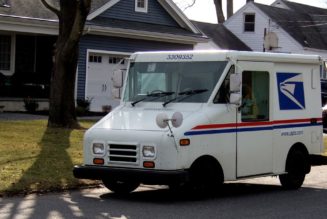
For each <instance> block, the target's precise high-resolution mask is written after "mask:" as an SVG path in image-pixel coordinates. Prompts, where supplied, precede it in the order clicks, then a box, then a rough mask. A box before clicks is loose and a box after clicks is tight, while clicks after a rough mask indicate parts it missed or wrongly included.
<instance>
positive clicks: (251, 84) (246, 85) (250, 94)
mask: <svg viewBox="0 0 327 219" xmlns="http://www.w3.org/2000/svg"><path fill="white" fill-rule="evenodd" d="M241 114H242V121H244V122H247V121H266V120H269V73H268V72H266V71H243V75H242V105H241Z"/></svg>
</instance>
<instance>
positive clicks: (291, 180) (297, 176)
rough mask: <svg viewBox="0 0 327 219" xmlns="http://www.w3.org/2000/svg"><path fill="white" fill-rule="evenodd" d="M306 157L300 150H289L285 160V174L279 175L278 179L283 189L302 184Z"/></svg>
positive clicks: (293, 187) (306, 161) (298, 186)
mask: <svg viewBox="0 0 327 219" xmlns="http://www.w3.org/2000/svg"><path fill="white" fill-rule="evenodd" d="M306 165H308V159H307V156H306V154H305V153H303V152H302V151H300V150H294V151H291V153H290V154H289V155H288V158H287V161H286V171H287V174H283V175H280V176H279V181H280V183H281V184H282V186H283V187H284V188H285V189H298V188H300V187H301V186H302V184H303V182H304V178H305V175H306V171H305V170H306Z"/></svg>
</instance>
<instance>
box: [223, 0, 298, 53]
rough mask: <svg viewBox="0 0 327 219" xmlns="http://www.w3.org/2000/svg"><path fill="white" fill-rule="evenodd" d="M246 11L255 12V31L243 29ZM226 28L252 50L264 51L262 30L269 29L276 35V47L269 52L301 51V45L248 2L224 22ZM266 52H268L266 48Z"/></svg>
mask: <svg viewBox="0 0 327 219" xmlns="http://www.w3.org/2000/svg"><path fill="white" fill-rule="evenodd" d="M247 13H249V14H250V13H253V14H255V31H254V32H250V33H248V32H244V31H243V23H244V22H243V16H244V14H247ZM224 25H225V26H226V27H227V29H229V30H230V31H231V32H232V33H234V34H235V35H236V36H237V37H238V38H239V39H242V41H243V42H244V43H245V44H246V45H247V46H249V47H250V48H251V49H252V50H253V51H259V52H262V51H264V32H265V29H266V31H267V32H268V31H271V32H274V33H276V34H277V36H278V48H275V49H273V50H271V52H285V53H303V49H301V48H302V47H301V46H300V45H299V44H298V43H297V42H296V41H295V40H294V39H293V38H291V37H290V36H289V34H287V33H286V32H285V31H284V30H283V29H281V28H280V27H279V26H278V25H276V24H275V23H274V22H272V21H271V20H270V19H269V17H268V16H266V15H265V14H264V13H263V12H262V11H261V10H259V9H258V8H257V7H255V6H254V5H251V4H249V5H248V6H246V7H244V8H243V10H242V9H241V10H240V11H239V12H237V14H235V15H234V16H233V17H231V18H230V19H229V20H228V21H227V22H225V24H224ZM266 52H269V51H267V50H266Z"/></svg>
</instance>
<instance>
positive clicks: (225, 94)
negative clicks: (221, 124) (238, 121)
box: [213, 65, 235, 103]
mask: <svg viewBox="0 0 327 219" xmlns="http://www.w3.org/2000/svg"><path fill="white" fill-rule="evenodd" d="M234 73H235V66H234V65H232V66H231V67H230V69H229V71H228V73H227V75H226V77H225V79H224V81H223V83H222V84H221V86H220V88H219V91H218V93H217V94H216V96H215V98H214V100H213V103H229V101H228V100H229V78H230V75H231V74H234Z"/></svg>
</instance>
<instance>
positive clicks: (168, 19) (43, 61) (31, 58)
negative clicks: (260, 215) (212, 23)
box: [0, 0, 208, 111]
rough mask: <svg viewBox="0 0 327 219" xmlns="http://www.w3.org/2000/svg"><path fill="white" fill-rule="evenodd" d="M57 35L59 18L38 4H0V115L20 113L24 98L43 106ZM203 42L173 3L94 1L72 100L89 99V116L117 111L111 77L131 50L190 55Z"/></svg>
mask: <svg viewBox="0 0 327 219" xmlns="http://www.w3.org/2000/svg"><path fill="white" fill-rule="evenodd" d="M48 1H50V0H48ZM52 1H53V2H52V3H56V1H58V0H52ZM57 34H58V19H57V17H56V16H55V14H53V13H52V12H50V11H49V10H48V9H46V8H45V7H44V6H43V5H42V3H41V2H40V1H39V0H0V102H2V104H1V103H0V105H6V106H5V109H4V110H18V109H21V108H22V104H23V101H22V100H23V98H26V97H31V98H37V99H38V101H39V102H42V101H44V102H45V103H47V97H48V95H49V84H50V74H51V69H52V56H53V48H54V44H55V41H56V36H57ZM207 41H208V38H207V37H206V36H204V35H203V34H202V33H201V32H200V31H199V30H198V28H197V27H196V26H195V25H194V24H192V23H191V22H190V21H189V20H188V19H187V18H186V16H185V15H184V14H183V13H182V12H181V10H180V9H179V8H178V7H177V6H176V5H175V4H174V3H173V2H172V1H171V0H92V7H91V11H90V13H89V15H88V17H87V22H86V25H85V30H84V35H83V37H82V38H81V41H80V51H79V53H80V57H79V60H78V70H77V76H76V89H75V90H76V91H75V93H76V95H75V96H76V99H83V100H85V99H89V100H92V101H91V111H101V110H102V108H103V107H107V106H109V105H110V106H111V107H115V106H117V105H118V103H119V102H118V100H115V99H113V98H112V94H111V92H112V85H111V75H112V72H113V70H114V69H117V68H124V65H126V63H124V61H123V58H124V57H128V56H129V55H130V54H131V53H133V52H135V51H152V50H190V49H193V48H194V45H196V44H197V43H201V42H207ZM15 102H17V104H14V103H15ZM45 107H46V106H45Z"/></svg>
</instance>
